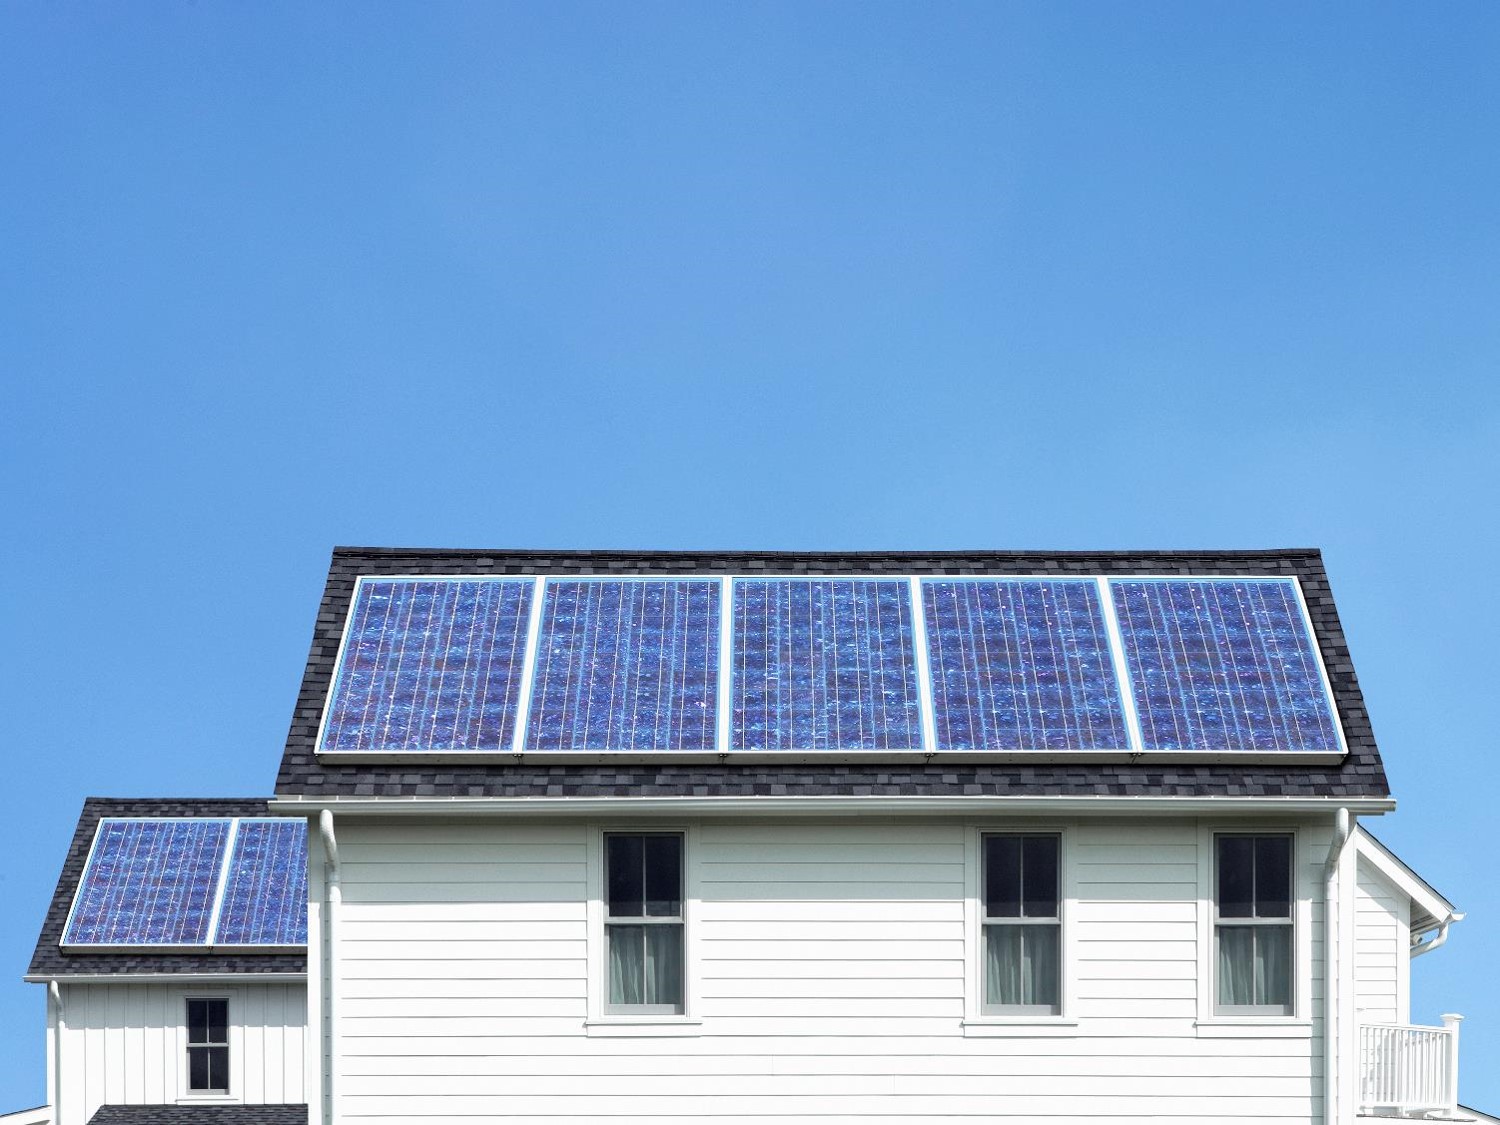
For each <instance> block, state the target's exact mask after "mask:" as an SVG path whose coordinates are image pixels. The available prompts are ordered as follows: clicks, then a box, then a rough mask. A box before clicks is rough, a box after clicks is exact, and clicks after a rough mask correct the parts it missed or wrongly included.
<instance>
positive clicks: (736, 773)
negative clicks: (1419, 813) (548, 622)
mask: <svg viewBox="0 0 1500 1125" xmlns="http://www.w3.org/2000/svg"><path fill="white" fill-rule="evenodd" d="M497 572H499V573H517V574H600V573H621V574H658V573H679V574H680V573H691V574H746V573H752V572H754V573H757V574H760V573H764V574H807V573H813V574H818V573H829V574H848V573H892V574H1054V573H1068V574H1109V575H1127V574H1160V575H1174V574H1178V575H1197V576H1214V575H1222V576H1236V575H1245V576H1278V577H1288V576H1290V577H1296V578H1298V579H1300V580H1301V584H1302V590H1303V594H1304V596H1305V598H1306V600H1307V604H1308V612H1309V613H1310V615H1311V617H1312V622H1313V627H1314V630H1315V631H1316V633H1317V637H1318V644H1319V647H1320V648H1321V651H1322V654H1323V660H1324V663H1325V664H1326V665H1327V668H1328V675H1329V680H1330V682H1331V684H1332V686H1333V694H1334V699H1335V702H1336V703H1337V706H1338V710H1339V714H1340V716H1341V718H1342V720H1343V728H1344V736H1345V739H1346V741H1347V743H1348V746H1349V753H1348V755H1347V756H1346V757H1345V758H1344V760H1343V761H1342V762H1341V763H1340V764H1338V765H1336V766H1275V765H1254V764H1248V765H1243V766H1236V765H1232V764H1230V765H1199V766H1194V765H1191V764H1188V763H1184V764H1183V765H1181V766H1174V767H1170V768H1168V767H1153V769H1152V772H1151V775H1150V777H1149V778H1147V779H1146V780H1144V781H1143V780H1141V775H1140V769H1139V767H1132V766H1130V765H1126V764H1120V765H1089V766H1079V765H1072V764H1068V763H1038V764H1036V765H978V764H976V765H975V766H973V767H971V768H968V769H964V770H954V768H953V766H952V765H951V764H946V763H945V764H942V765H933V766H920V765H914V766H911V767H908V768H906V769H903V770H900V771H896V770H892V768H891V767H890V765H889V764H879V763H871V764H868V765H857V764H851V765H834V764H829V765H796V764H788V765H779V764H774V763H772V764H765V763H749V764H744V765H737V764H734V763H733V762H730V763H727V764H714V765H673V764H671V763H663V764H661V765H640V766H624V765H620V766H612V765H609V764H607V763H606V764H599V765H548V764H546V763H539V762H530V761H528V762H522V763H520V764H510V763H499V764H488V765H486V764H475V765H472V766H466V765H454V764H452V763H451V762H447V763H442V764H437V763H434V764H432V765H428V766H424V765H423V764H422V763H421V762H419V761H418V762H410V763H402V764H400V765H368V764H360V765H352V764H342V763H338V762H328V761H321V762H320V761H319V760H318V759H317V757H316V755H315V753H314V740H315V739H316V737H317V731H318V723H319V720H320V718H321V717H322V709H323V703H324V700H325V698H326V697H327V694H328V687H329V683H330V681H331V679H332V676H333V665H334V659H335V655H336V653H337V651H338V646H339V639H340V637H341V635H342V633H343V627H344V618H345V616H346V615H347V613H348V610H349V601H350V598H351V596H352V594H353V590H354V584H355V580H356V579H357V578H358V577H359V576H361V575H367V574H371V575H378V574H388V575H395V574H447V575H454V574H480V573H497ZM276 792H277V794H278V795H285V796H292V795H304V796H313V797H333V796H371V795H376V796H391V797H412V796H416V795H418V794H421V795H439V796H462V797H481V796H482V797H540V796H549V797H567V796H619V797H632V796H650V797H667V796H690V795H691V796H750V795H754V794H756V793H771V792H775V793H782V794H787V795H798V796H822V795H849V794H871V795H878V796H901V795H912V796H938V795H945V794H1019V795H1032V796H1052V795H1056V796H1071V795H1078V794H1100V795H1122V796H1123V795H1147V794H1149V795H1161V796H1183V797H1202V796H1229V795H1236V796H1253V797H1272V796H1275V797H1345V798H1357V797H1388V796H1389V795H1390V789H1389V787H1388V785H1387V783H1386V777H1385V769H1384V767H1383V766H1382V765H1381V762H1380V755H1379V752H1378V751H1377V750H1376V747H1375V738H1374V735H1373V733H1372V731H1371V729H1370V720H1369V715H1368V714H1367V713H1366V711H1365V704H1364V698H1363V696H1362V695H1361V694H1360V690H1359V683H1358V681H1357V680H1356V679H1355V675H1354V668H1353V665H1352V664H1351V663H1350V660H1349V652H1348V646H1347V645H1346V643H1345V640H1344V633H1343V629H1342V627H1341V626H1340V624H1339V618H1338V611H1337V609H1335V607H1334V604H1333V596H1332V594H1331V592H1330V590H1329V586H1328V575H1327V574H1326V573H1325V572H1324V569H1323V560H1322V556H1321V555H1320V554H1319V552H1318V551H1316V550H1311V549H1292V550H1271V551H1103V552H1100V551H1054V552H1035V551H949V552H855V553H821V552H804V553H785V552H751V551H706V552H691V551H688V552H661V551H545V552H542V551H444V550H407V549H385V548H365V547H340V548H337V549H336V550H335V551H334V553H333V560H332V564H331V566H330V567H329V572H328V584H327V586H326V588H325V590H324V593H323V601H322V604H321V605H320V606H319V609H318V615H317V622H316V625H315V628H314V632H313V641H312V648H311V655H310V656H309V659H308V662H307V669H306V672H305V673H304V675H303V679H302V689H301V692H300V693H299V695H298V697H297V705H296V710H295V712H294V713H293V716H292V723H291V729H290V730H289V732H288V734H287V741H286V749H285V752H284V754H283V756H282V760H281V770H280V773H279V775H278V777H277V780H276Z"/></svg>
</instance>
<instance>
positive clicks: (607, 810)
mask: <svg viewBox="0 0 1500 1125" xmlns="http://www.w3.org/2000/svg"><path fill="white" fill-rule="evenodd" d="M1395 807H1396V802H1395V801H1393V800H1391V799H1390V798H1386V797H1368V798H1364V799H1361V800H1340V799H1338V798H1335V797H1117V796H1069V797H1035V796H989V795H986V796H973V795H957V796H940V797H900V796H891V797H873V796H871V797H865V796H845V795H838V796H812V797H757V796H748V797H741V796H734V797H319V796H308V797H302V796H297V797H276V798H273V799H272V800H271V802H270V808H271V811H272V812H274V813H277V814H278V815H282V816H310V815H311V814H312V813H314V812H318V813H323V812H330V813H331V812H335V811H337V812H339V813H341V814H343V813H347V814H350V815H360V816H424V817H442V816H504V817H506V818H514V817H520V816H554V817H556V816H561V817H570V816H572V817H596V816H619V815H621V814H622V813H642V814H659V815H662V816H683V815H686V814H694V815H710V816H711V815H714V814H721V815H724V816H742V815H744V814H747V813H751V814H756V815H761V816H765V815H779V816H808V815H813V816H869V815H870V814H872V813H878V814H886V815H894V816H925V815H932V814H946V813H970V814H980V815H1008V814H1014V813H1026V812H1031V813H1039V814H1043V815H1048V816H1056V815H1058V814H1061V813H1083V814H1094V813H1099V814H1108V815H1112V816H1122V815H1123V816H1130V815H1136V814H1140V815H1147V816H1160V815H1163V814H1166V815H1172V814H1176V815H1181V816H1224V815H1233V814H1236V813H1243V814H1251V815H1260V816H1266V815H1280V814H1283V813H1326V812H1328V811H1329V810H1331V809H1336V808H1340V809H1343V810H1344V812H1345V813H1348V814H1356V815H1360V816H1373V815H1379V814H1381V813H1388V812H1391V811H1392V810H1394V809H1395Z"/></svg>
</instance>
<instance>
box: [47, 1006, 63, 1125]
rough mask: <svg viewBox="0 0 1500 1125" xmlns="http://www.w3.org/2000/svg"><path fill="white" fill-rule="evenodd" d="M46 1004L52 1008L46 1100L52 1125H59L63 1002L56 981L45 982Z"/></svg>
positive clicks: (60, 1117) (60, 1112)
mask: <svg viewBox="0 0 1500 1125" xmlns="http://www.w3.org/2000/svg"><path fill="white" fill-rule="evenodd" d="M47 1003H48V1004H49V1005H50V1006H51V1008H52V1015H53V1018H52V1019H51V1020H50V1021H48V1022H49V1023H51V1025H52V1026H51V1028H49V1030H50V1031H51V1033H52V1074H51V1075H50V1077H51V1079H52V1090H51V1094H52V1097H51V1098H50V1099H48V1100H49V1101H50V1103H51V1105H52V1125H60V1123H61V1122H62V1088H63V1082H62V1078H63V1064H62V1048H63V1002H62V989H60V988H58V987H57V981H55V980H49V981H48V982H47Z"/></svg>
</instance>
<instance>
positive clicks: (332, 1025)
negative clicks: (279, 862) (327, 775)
mask: <svg viewBox="0 0 1500 1125" xmlns="http://www.w3.org/2000/svg"><path fill="white" fill-rule="evenodd" d="M318 834H319V835H320V836H321V837H322V839H323V865H324V868H325V870H326V872H327V879H325V880H324V886H325V888H326V891H325V894H326V901H327V911H326V912H327V916H328V921H327V931H328V939H327V941H325V942H324V948H325V951H326V955H327V959H328V971H327V972H326V973H320V974H319V976H320V977H321V978H322V979H323V981H324V985H323V996H324V1001H323V1010H324V1012H325V1013H326V1016H327V1019H328V1072H327V1074H326V1075H325V1082H324V1089H326V1090H327V1092H328V1125H337V1122H338V1112H339V1109H338V1107H339V1102H338V1091H337V1089H335V1082H336V1081H337V1075H338V1072H339V1025H338V1014H339V1013H338V963H339V962H338V935H339V930H338V926H339V907H340V906H341V905H342V903H343V900H344V892H343V887H342V886H341V885H340V882H339V872H340V868H339V842H338V838H337V837H336V836H335V835H334V832H333V813H332V812H331V811H329V810H328V809H323V810H322V811H321V812H320V813H319V814H318ZM320 1030H321V1029H320Z"/></svg>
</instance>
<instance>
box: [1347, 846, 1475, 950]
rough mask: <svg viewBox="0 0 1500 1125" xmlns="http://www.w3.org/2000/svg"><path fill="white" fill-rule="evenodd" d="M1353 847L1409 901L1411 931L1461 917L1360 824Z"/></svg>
mask: <svg viewBox="0 0 1500 1125" xmlns="http://www.w3.org/2000/svg"><path fill="white" fill-rule="evenodd" d="M1354 849H1355V851H1356V853H1358V855H1359V856H1360V858H1361V859H1363V860H1364V861H1365V862H1366V863H1368V864H1369V865H1370V866H1371V867H1372V868H1374V869H1375V870H1376V871H1378V872H1379V873H1380V874H1381V875H1382V876H1383V877H1384V878H1385V879H1386V881H1387V882H1389V883H1390V884H1391V885H1392V886H1393V887H1395V888H1396V889H1397V890H1398V891H1400V892H1401V893H1402V894H1404V895H1405V896H1406V897H1407V898H1408V899H1410V900H1411V905H1412V917H1411V930H1412V933H1413V934H1421V933H1425V932H1426V931H1428V930H1432V929H1436V928H1437V927H1438V926H1441V925H1443V924H1444V923H1446V922H1457V921H1461V920H1462V919H1463V915H1462V914H1460V913H1459V912H1458V908H1457V907H1455V906H1454V905H1453V904H1452V903H1451V902H1449V901H1448V899H1447V898H1446V897H1444V895H1443V894H1442V893H1441V892H1440V891H1438V890H1437V888H1435V887H1434V886H1433V885H1432V884H1431V883H1429V882H1428V881H1427V880H1426V879H1424V878H1422V876H1420V875H1418V874H1417V873H1416V872H1415V871H1413V870H1412V869H1411V868H1410V867H1409V866H1408V865H1407V863H1406V861H1405V860H1404V859H1402V858H1401V857H1400V856H1398V855H1397V854H1396V853H1395V852H1393V851H1391V849H1390V848H1388V847H1386V846H1385V845H1384V844H1382V843H1381V842H1380V841H1379V840H1378V839H1377V838H1376V837H1375V836H1374V834H1373V833H1371V832H1370V830H1369V829H1368V828H1366V827H1365V826H1364V825H1363V824H1360V825H1356V826H1355V832H1354Z"/></svg>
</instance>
